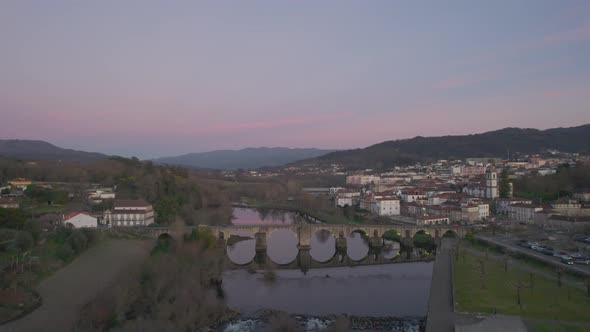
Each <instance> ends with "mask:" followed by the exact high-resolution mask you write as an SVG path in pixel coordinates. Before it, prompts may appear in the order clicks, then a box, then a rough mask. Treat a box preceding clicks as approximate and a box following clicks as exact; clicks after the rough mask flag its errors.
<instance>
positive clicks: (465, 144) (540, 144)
mask: <svg viewBox="0 0 590 332" xmlns="http://www.w3.org/2000/svg"><path fill="white" fill-rule="evenodd" d="M588 142H590V124H587V125H583V126H579V127H571V128H554V129H547V130H538V129H520V128H505V129H500V130H496V131H490V132H486V133H482V134H473V135H458V136H440V137H420V136H418V137H414V138H411V139H402V140H395V141H386V142H383V143H379V144H375V145H372V146H369V147H367V148H364V149H354V150H343V151H337V152H332V153H328V154H326V155H323V156H320V157H317V158H313V159H309V160H303V161H299V162H297V163H295V165H299V166H300V165H304V164H317V165H324V164H333V163H337V164H340V165H342V166H344V167H346V168H349V169H362V168H374V169H384V168H390V167H392V166H396V165H408V164H413V163H415V162H428V161H435V160H439V159H464V158H469V157H504V156H506V154H507V152H508V150H509V151H510V154H511V155H517V154H521V155H522V154H532V153H542V152H545V151H547V150H548V149H556V150H560V151H563V152H590V144H589V143H588Z"/></svg>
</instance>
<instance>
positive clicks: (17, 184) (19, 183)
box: [8, 178, 33, 190]
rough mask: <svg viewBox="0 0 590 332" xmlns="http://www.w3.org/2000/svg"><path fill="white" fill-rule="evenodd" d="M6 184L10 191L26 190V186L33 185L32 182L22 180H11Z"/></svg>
mask: <svg viewBox="0 0 590 332" xmlns="http://www.w3.org/2000/svg"><path fill="white" fill-rule="evenodd" d="M8 184H9V185H10V187H11V188H12V189H20V190H26V189H27V187H28V186H30V185H31V184H33V181H31V180H28V179H23V178H18V179H13V180H10V181H8Z"/></svg>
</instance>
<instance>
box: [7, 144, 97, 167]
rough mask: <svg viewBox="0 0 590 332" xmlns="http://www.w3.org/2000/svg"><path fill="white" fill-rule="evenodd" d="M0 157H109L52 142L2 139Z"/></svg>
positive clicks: (74, 158) (23, 158)
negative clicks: (62, 146) (56, 144)
mask: <svg viewBox="0 0 590 332" xmlns="http://www.w3.org/2000/svg"><path fill="white" fill-rule="evenodd" d="M0 157H5V158H11V159H22V160H64V161H80V162H89V161H95V160H100V159H105V158H108V156H107V155H104V154H101V153H95V152H84V151H77V150H71V149H62V148H60V147H57V146H55V145H53V144H51V143H47V142H44V141H35V140H0Z"/></svg>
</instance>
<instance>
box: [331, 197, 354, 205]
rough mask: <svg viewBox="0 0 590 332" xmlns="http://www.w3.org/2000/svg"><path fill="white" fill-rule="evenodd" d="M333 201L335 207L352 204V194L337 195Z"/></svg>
mask: <svg viewBox="0 0 590 332" xmlns="http://www.w3.org/2000/svg"><path fill="white" fill-rule="evenodd" d="M334 203H336V207H347V206H352V196H350V197H349V196H337V197H336V198H335V199H334Z"/></svg>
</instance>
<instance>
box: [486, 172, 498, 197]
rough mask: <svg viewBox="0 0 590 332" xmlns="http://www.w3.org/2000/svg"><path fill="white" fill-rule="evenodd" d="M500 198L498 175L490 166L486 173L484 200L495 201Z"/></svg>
mask: <svg viewBox="0 0 590 332" xmlns="http://www.w3.org/2000/svg"><path fill="white" fill-rule="evenodd" d="M498 197H500V194H499V192H498V174H497V173H496V168H495V167H494V166H490V167H489V168H488V170H487V171H486V198H489V199H496V198H498Z"/></svg>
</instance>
